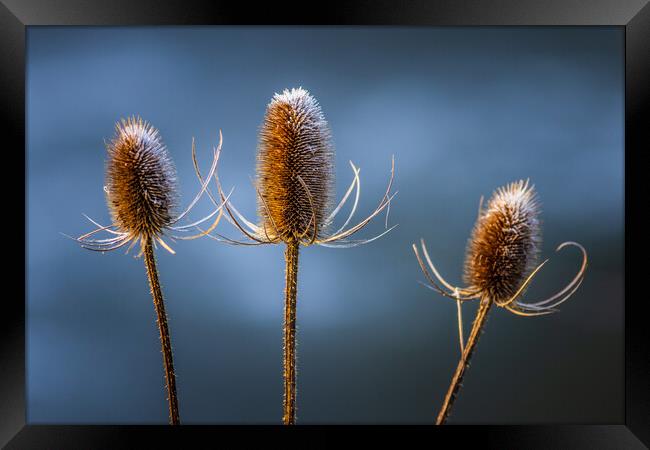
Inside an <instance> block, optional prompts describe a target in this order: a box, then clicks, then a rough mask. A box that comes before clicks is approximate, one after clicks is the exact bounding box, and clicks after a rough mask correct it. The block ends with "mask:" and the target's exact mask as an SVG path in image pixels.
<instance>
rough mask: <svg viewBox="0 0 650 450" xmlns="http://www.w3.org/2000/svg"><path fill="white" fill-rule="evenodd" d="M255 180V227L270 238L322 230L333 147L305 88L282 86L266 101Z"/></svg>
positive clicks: (329, 190)
mask: <svg viewBox="0 0 650 450" xmlns="http://www.w3.org/2000/svg"><path fill="white" fill-rule="evenodd" d="M257 180H258V188H259V194H260V195H259V201H258V210H259V215H260V217H261V220H262V224H261V227H262V228H263V229H264V230H265V232H266V233H267V234H268V235H269V236H270V237H271V238H279V239H280V240H282V241H285V242H291V241H294V240H299V239H300V238H301V237H302V236H304V235H305V234H307V235H311V234H313V233H317V235H320V234H321V233H322V231H323V229H324V228H325V226H326V223H325V219H326V213H327V211H328V210H329V209H330V206H331V202H332V198H333V191H334V149H333V146H332V143H331V134H330V130H329V126H328V124H327V122H326V120H325V117H324V115H323V112H322V111H321V108H320V106H319V104H318V102H317V101H316V99H314V97H312V96H311V95H310V94H309V92H307V91H306V90H304V89H302V88H298V89H291V90H284V92H282V94H275V96H274V97H273V99H272V100H271V103H269V105H268V106H267V109H266V115H265V117H264V121H263V123H262V126H261V131H260V141H259V152H258V156H257ZM314 219H315V220H314Z"/></svg>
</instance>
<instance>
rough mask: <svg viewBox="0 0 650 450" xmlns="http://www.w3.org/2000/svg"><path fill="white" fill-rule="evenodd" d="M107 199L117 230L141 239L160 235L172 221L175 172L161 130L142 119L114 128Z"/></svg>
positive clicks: (123, 121)
mask: <svg viewBox="0 0 650 450" xmlns="http://www.w3.org/2000/svg"><path fill="white" fill-rule="evenodd" d="M107 151H108V162H107V165H106V187H105V190H106V198H107V203H108V207H109V209H110V211H111V216H112V218H113V222H114V223H115V224H116V225H117V227H118V229H119V230H120V231H123V232H128V233H129V234H131V235H135V236H138V237H140V238H150V237H155V236H159V235H160V234H161V233H162V231H163V229H164V228H165V227H167V226H169V225H170V224H171V223H172V221H173V209H174V207H175V205H176V200H177V195H176V170H175V169H174V165H173V163H172V161H171V159H170V158H169V156H168V154H167V149H166V148H165V145H164V144H163V142H162V140H161V138H160V134H159V133H158V130H156V129H155V128H154V127H153V126H151V125H150V124H149V123H147V122H145V121H144V120H142V119H141V118H139V117H138V118H135V117H130V118H128V119H127V120H122V121H120V122H118V123H117V125H116V126H115V136H114V138H113V139H112V140H111V141H110V142H109V143H108V145H107Z"/></svg>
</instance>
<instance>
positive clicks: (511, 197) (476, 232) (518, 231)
mask: <svg viewBox="0 0 650 450" xmlns="http://www.w3.org/2000/svg"><path fill="white" fill-rule="evenodd" d="M540 225H541V224H540V220H539V203H538V200H537V194H536V193H535V190H534V187H533V186H531V185H529V182H528V180H526V181H523V180H520V181H517V182H513V183H510V184H508V185H507V186H505V187H501V188H499V189H497V190H496V191H495V192H494V194H493V195H492V198H491V199H490V200H489V202H488V204H487V207H486V208H484V209H482V210H481V212H480V214H479V217H478V219H477V221H476V224H475V226H474V229H473V230H472V234H471V237H470V240H469V242H468V246H467V254H466V259H465V273H464V276H465V282H466V283H467V284H468V285H469V286H470V289H472V288H474V289H476V290H478V291H480V292H483V293H484V294H485V295H488V296H489V297H490V298H491V299H492V300H494V301H496V302H500V301H503V300H506V299H509V298H510V297H512V295H513V294H515V292H517V289H518V288H519V287H520V285H521V284H522V281H523V280H524V279H525V278H526V276H527V275H528V274H529V273H530V272H531V271H532V270H533V269H535V267H536V264H537V259H538V255H539V251H540V246H541V228H540Z"/></svg>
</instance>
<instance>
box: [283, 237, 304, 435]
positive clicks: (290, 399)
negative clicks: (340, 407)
mask: <svg viewBox="0 0 650 450" xmlns="http://www.w3.org/2000/svg"><path fill="white" fill-rule="evenodd" d="M299 248H300V242H299V241H297V240H294V241H292V242H287V248H286V250H285V252H284V259H285V262H286V280H285V290H284V415H283V417H282V422H283V423H284V425H295V424H296V294H297V288H298V251H299Z"/></svg>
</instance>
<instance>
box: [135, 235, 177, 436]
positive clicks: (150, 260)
mask: <svg viewBox="0 0 650 450" xmlns="http://www.w3.org/2000/svg"><path fill="white" fill-rule="evenodd" d="M144 264H145V267H146V268H147V277H148V278H149V287H151V296H152V297H153V304H154V307H155V308H156V315H157V316H158V320H157V322H158V329H159V330H160V344H161V346H162V354H163V364H164V367H165V380H166V382H167V399H168V401H169V423H170V424H171V425H179V424H180V417H179V415H178V398H177V397H176V375H174V361H173V359H172V344H171V338H170V337H169V327H168V326H167V315H166V314H165V303H164V300H163V295H162V290H161V289H160V282H159V281H158V269H157V268H156V257H155V256H154V253H153V245H152V242H151V239H148V240H147V241H146V242H145V243H144Z"/></svg>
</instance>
